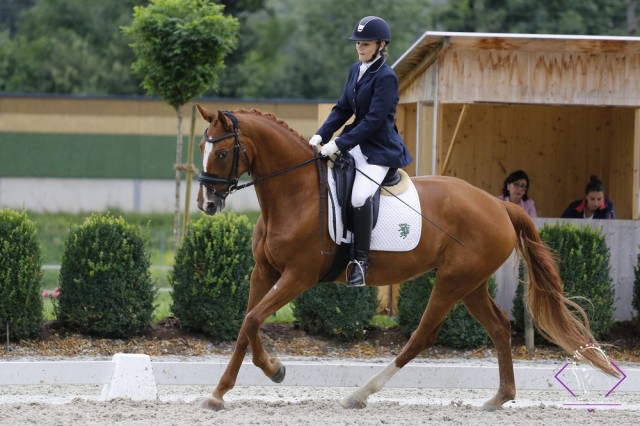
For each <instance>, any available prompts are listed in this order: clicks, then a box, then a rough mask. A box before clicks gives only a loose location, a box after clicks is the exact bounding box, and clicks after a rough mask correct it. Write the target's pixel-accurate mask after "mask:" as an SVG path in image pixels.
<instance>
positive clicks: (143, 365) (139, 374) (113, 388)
mask: <svg viewBox="0 0 640 426" xmlns="http://www.w3.org/2000/svg"><path fill="white" fill-rule="evenodd" d="M113 361H114V362H115V364H116V365H115V368H114V369H113V376H112V377H111V380H110V381H109V383H107V384H106V385H104V387H103V388H102V396H101V398H102V399H103V400H105V399H113V398H129V399H131V400H133V401H149V400H156V399H157V398H158V387H157V386H156V380H155V377H154V375H153V368H152V367H151V358H149V355H143V354H115V355H114V356H113Z"/></svg>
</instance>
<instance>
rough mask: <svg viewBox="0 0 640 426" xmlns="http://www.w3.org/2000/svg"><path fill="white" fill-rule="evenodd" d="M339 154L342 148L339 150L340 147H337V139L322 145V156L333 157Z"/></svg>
mask: <svg viewBox="0 0 640 426" xmlns="http://www.w3.org/2000/svg"><path fill="white" fill-rule="evenodd" d="M338 152H340V148H338V145H336V140H335V139H334V140H332V141H331V142H329V143H326V144H324V145H322V149H321V150H320V154H322V156H323V157H331V156H333V155H335V154H336V153H338Z"/></svg>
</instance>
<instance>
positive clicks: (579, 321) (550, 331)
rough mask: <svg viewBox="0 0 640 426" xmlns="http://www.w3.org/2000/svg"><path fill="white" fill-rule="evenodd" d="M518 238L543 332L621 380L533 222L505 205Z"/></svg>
mask: <svg viewBox="0 0 640 426" xmlns="http://www.w3.org/2000/svg"><path fill="white" fill-rule="evenodd" d="M505 205H506V207H507V212H508V214H509V218H510V219H511V223H513V227H514V228H515V231H516V234H517V236H518V245H517V247H516V249H517V251H518V253H519V254H520V255H521V256H522V257H524V259H525V261H526V262H527V266H528V269H529V291H528V293H527V297H528V308H529V311H530V312H531V316H532V318H533V321H534V323H535V325H536V328H537V329H538V330H539V331H540V333H541V334H542V335H543V336H544V337H545V338H546V339H548V340H549V341H551V342H553V343H555V344H556V345H558V346H560V347H561V348H562V349H564V350H565V351H567V353H569V354H570V355H572V356H574V357H575V358H577V359H578V360H580V361H585V360H586V361H588V362H590V363H591V364H592V365H593V366H594V367H596V368H598V369H599V370H602V371H603V372H604V373H607V374H610V375H612V376H615V377H619V376H620V374H619V371H618V370H617V369H615V368H614V367H613V366H612V365H611V363H610V362H609V360H608V359H607V357H606V356H605V355H604V353H603V352H602V351H601V350H600V349H599V347H598V343H597V341H596V339H595V338H594V337H593V335H592V334H591V331H590V330H589V320H588V318H587V316H586V314H585V312H584V310H583V309H582V308H581V307H580V306H579V305H578V304H576V303H575V302H573V301H571V300H569V299H567V298H566V297H565V296H564V291H563V285H562V280H561V279H560V272H559V270H558V265H557V263H556V259H555V257H554V256H553V254H552V253H551V251H550V250H549V248H548V247H547V246H545V245H544V243H543V242H542V240H540V235H539V234H538V231H537V230H536V227H535V224H534V223H533V220H531V218H530V217H529V215H528V214H527V213H526V212H525V211H524V210H523V209H521V208H519V207H518V206H516V205H515V204H511V203H505Z"/></svg>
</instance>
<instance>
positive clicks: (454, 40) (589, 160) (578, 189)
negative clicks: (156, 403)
mask: <svg viewBox="0 0 640 426" xmlns="http://www.w3.org/2000/svg"><path fill="white" fill-rule="evenodd" d="M393 68H394V70H395V72H396V74H397V75H398V78H399V81H400V106H399V111H398V127H399V129H400V131H401V133H402V134H403V136H404V138H405V140H406V142H407V145H408V146H409V147H410V150H411V151H412V154H413V155H414V158H415V159H416V161H415V162H414V163H413V164H412V166H411V168H410V169H409V171H410V172H413V173H415V174H417V175H428V174H442V175H451V176H457V177H460V178H462V179H464V180H467V181H468V182H470V183H472V184H474V185H476V186H478V187H480V188H482V189H484V190H486V191H488V192H490V193H492V194H499V193H500V192H501V190H502V183H503V181H504V179H505V177H506V176H507V175H508V174H509V173H511V172H512V171H514V170H517V169H524V170H525V171H526V172H527V173H528V174H529V177H530V180H531V188H530V191H529V196H530V197H531V198H532V199H534V200H535V202H536V207H537V210H538V215H539V216H541V217H559V216H560V215H561V214H562V212H563V210H564V209H565V207H566V206H567V205H568V203H569V202H570V201H572V200H576V199H579V198H581V197H582V196H583V195H584V188H585V186H586V184H587V182H588V181H589V177H590V175H592V174H595V175H597V176H598V177H599V178H600V179H601V180H602V181H603V183H604V184H605V187H606V194H605V195H606V196H607V197H608V198H610V199H611V200H612V201H614V203H615V209H616V213H617V216H618V218H619V219H637V218H638V217H639V213H640V195H639V191H638V187H639V174H638V164H639V159H640V38H638V37H600V36H561V35H540V34H481V33H449V32H426V33H425V34H424V35H423V36H422V37H421V38H420V39H419V40H418V41H417V42H416V43H415V44H414V45H413V46H412V47H411V48H410V49H409V50H407V51H406V52H405V53H404V54H403V55H402V57H401V58H400V59H398V61H396V63H395V64H394V65H393Z"/></svg>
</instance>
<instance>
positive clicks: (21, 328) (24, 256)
mask: <svg viewBox="0 0 640 426" xmlns="http://www.w3.org/2000/svg"><path fill="white" fill-rule="evenodd" d="M41 280H42V259H41V257H40V243H39V241H38V237H37V231H36V226H35V225H34V224H33V222H31V221H30V220H29V219H28V218H27V215H26V213H25V212H20V213H18V212H15V211H12V210H9V209H4V210H0V336H2V335H4V336H5V338H6V331H7V325H8V329H9V336H8V337H9V339H22V338H28V337H34V336H36V335H37V334H38V333H39V331H40V329H41V326H42V296H41V294H40V282H41Z"/></svg>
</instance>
